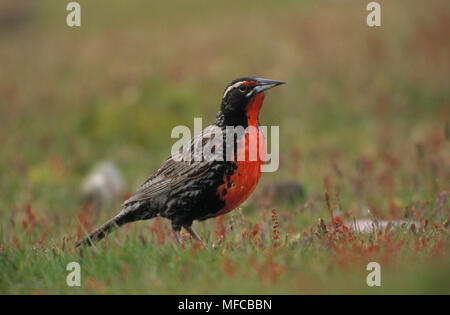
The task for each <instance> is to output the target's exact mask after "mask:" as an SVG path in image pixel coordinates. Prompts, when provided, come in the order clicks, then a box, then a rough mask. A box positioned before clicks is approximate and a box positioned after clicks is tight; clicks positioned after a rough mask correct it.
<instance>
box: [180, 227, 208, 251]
mask: <svg viewBox="0 0 450 315" xmlns="http://www.w3.org/2000/svg"><path fill="white" fill-rule="evenodd" d="M184 228H185V229H186V231H188V232H189V234H191V236H192V237H193V238H194V239H195V240H196V241H200V243H202V245H203V247H204V248H206V245H205V243H203V240H202V238H201V237H200V235H198V234H197V232H195V231H194V229H193V228H192V226H190V225H185V226H184Z"/></svg>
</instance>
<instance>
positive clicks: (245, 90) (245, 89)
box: [239, 84, 247, 92]
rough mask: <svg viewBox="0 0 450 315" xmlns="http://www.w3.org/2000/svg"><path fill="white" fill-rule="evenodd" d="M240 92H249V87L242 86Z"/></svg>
mask: <svg viewBox="0 0 450 315" xmlns="http://www.w3.org/2000/svg"><path fill="white" fill-rule="evenodd" d="M239 91H241V92H247V86H245V85H244V84H242V85H241V86H240V87H239Z"/></svg>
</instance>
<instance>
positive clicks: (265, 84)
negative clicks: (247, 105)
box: [252, 78, 286, 95]
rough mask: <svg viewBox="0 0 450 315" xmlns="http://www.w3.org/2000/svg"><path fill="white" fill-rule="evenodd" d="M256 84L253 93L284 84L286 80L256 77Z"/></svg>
mask: <svg viewBox="0 0 450 315" xmlns="http://www.w3.org/2000/svg"><path fill="white" fill-rule="evenodd" d="M256 82H257V83H256V85H255V87H254V88H253V93H252V94H253V95H256V94H258V93H261V92H264V91H267V90H268V89H271V88H273V87H275V86H277V85H281V84H285V83H286V82H283V81H276V80H270V79H262V78H256Z"/></svg>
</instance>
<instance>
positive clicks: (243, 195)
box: [213, 93, 266, 216]
mask: <svg viewBox="0 0 450 315" xmlns="http://www.w3.org/2000/svg"><path fill="white" fill-rule="evenodd" d="M263 100H264V93H260V94H258V95H256V96H255V97H254V98H253V99H252V100H251V101H250V103H249V104H248V106H247V121H248V126H249V128H248V130H249V132H246V134H245V136H244V137H243V138H242V139H238V140H237V141H238V146H237V147H238V151H237V162H236V163H237V169H236V170H235V172H234V173H233V175H231V176H230V177H227V176H224V183H223V184H222V185H221V186H219V188H218V194H219V197H220V198H221V199H222V200H223V201H224V202H225V206H224V207H223V208H222V209H221V210H220V211H219V212H217V213H215V214H214V215H213V216H218V215H222V214H225V213H227V212H230V211H231V210H233V209H235V208H236V207H238V206H239V205H240V204H241V203H243V202H244V201H245V200H247V198H248V197H249V196H250V195H251V193H252V192H253V190H254V189H255V187H256V184H257V183H258V181H259V178H260V177H261V166H262V165H263V164H264V159H265V156H266V147H265V141H264V135H263V133H262V132H261V131H260V130H259V128H258V127H259V123H258V114H259V110H260V109H261V106H262V102H263ZM241 141H244V144H243V145H240V143H239V142H241ZM255 144H256V146H255ZM252 146H253V147H252ZM255 148H256V159H253V160H251V159H250V151H251V150H253V154H255Z"/></svg>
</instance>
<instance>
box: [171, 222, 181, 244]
mask: <svg viewBox="0 0 450 315" xmlns="http://www.w3.org/2000/svg"><path fill="white" fill-rule="evenodd" d="M172 230H173V234H174V235H175V238H176V239H177V242H178V244H180V245H183V238H182V237H181V233H180V231H181V227H180V226H172Z"/></svg>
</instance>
